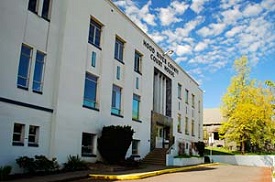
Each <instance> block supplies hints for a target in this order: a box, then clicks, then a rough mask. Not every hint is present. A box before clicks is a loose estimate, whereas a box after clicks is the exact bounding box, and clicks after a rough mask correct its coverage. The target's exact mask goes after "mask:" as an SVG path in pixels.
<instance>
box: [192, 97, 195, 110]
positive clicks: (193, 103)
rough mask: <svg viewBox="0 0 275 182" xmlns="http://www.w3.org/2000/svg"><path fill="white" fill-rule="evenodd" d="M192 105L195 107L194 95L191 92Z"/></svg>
mask: <svg viewBox="0 0 275 182" xmlns="http://www.w3.org/2000/svg"><path fill="white" fill-rule="evenodd" d="M192 107H193V108H195V95H194V94H192Z"/></svg>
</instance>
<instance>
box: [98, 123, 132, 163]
mask: <svg viewBox="0 0 275 182" xmlns="http://www.w3.org/2000/svg"><path fill="white" fill-rule="evenodd" d="M133 134H134V130H133V129H131V126H113V125H112V126H105V127H103V129H102V134H101V137H100V138H99V139H98V150H99V152H100V154H101V155H102V157H103V158H104V159H105V160H106V161H107V162H109V163H110V164H118V163H119V162H120V161H123V160H124V159H125V155H126V152H127V150H128V148H129V146H130V144H131V142H132V140H133Z"/></svg>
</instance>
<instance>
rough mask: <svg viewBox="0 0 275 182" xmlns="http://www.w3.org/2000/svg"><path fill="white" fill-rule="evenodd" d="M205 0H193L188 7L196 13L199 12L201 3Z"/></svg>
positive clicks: (201, 6)
mask: <svg viewBox="0 0 275 182" xmlns="http://www.w3.org/2000/svg"><path fill="white" fill-rule="evenodd" d="M205 2H207V1H204V0H193V1H192V4H191V6H190V8H191V9H192V10H193V11H194V12H195V13H197V14H199V13H200V12H201V11H202V10H203V8H204V7H203V5H204V3H205Z"/></svg>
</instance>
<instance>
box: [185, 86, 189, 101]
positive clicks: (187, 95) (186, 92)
mask: <svg viewBox="0 0 275 182" xmlns="http://www.w3.org/2000/svg"><path fill="white" fill-rule="evenodd" d="M185 103H186V104H189V90H187V89H185Z"/></svg>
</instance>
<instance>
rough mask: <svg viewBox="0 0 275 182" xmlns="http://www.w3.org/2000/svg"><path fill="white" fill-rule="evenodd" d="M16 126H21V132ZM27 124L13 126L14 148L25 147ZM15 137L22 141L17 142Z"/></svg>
mask: <svg viewBox="0 0 275 182" xmlns="http://www.w3.org/2000/svg"><path fill="white" fill-rule="evenodd" d="M16 125H18V126H20V131H19V132H17V131H15V130H16ZM25 127H26V126H25V124H22V123H14V125H13V133H12V145H13V146H24V139H25ZM15 136H19V138H20V140H16V139H15V138H16V137H15Z"/></svg>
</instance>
